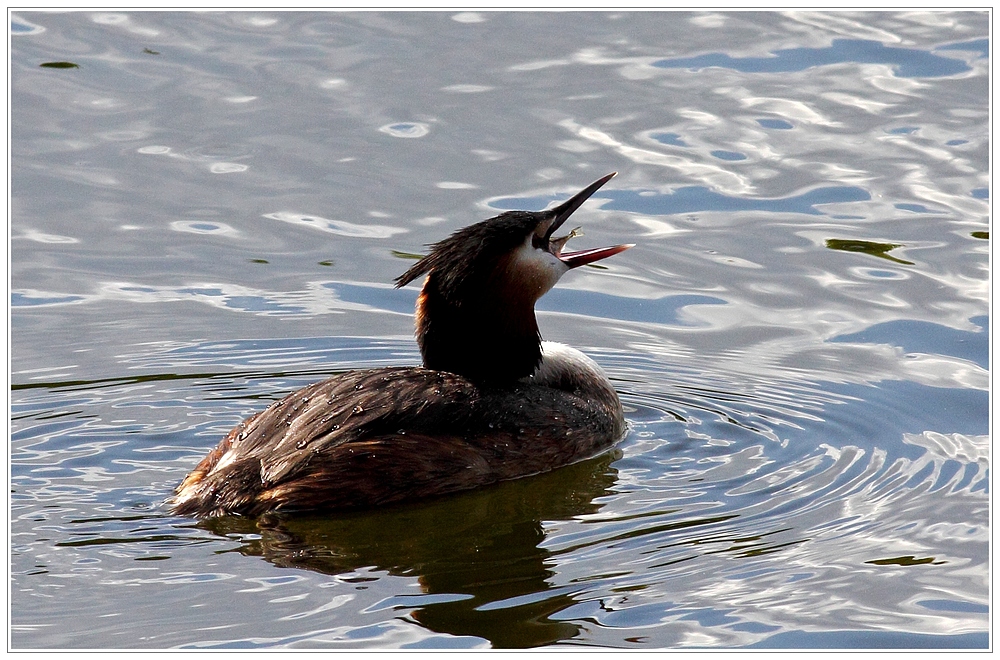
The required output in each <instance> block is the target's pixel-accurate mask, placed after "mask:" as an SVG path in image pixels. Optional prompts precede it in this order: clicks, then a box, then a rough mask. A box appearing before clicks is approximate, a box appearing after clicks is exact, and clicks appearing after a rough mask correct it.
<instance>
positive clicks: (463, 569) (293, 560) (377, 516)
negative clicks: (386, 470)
mask: <svg viewBox="0 0 1000 660" xmlns="http://www.w3.org/2000/svg"><path fill="white" fill-rule="evenodd" d="M615 457H616V455H614V454H605V455H604V456H600V457H597V458H594V459H591V460H589V461H584V462H581V463H577V464H576V465H571V466H568V467H566V468H562V469H560V470H555V471H553V472H551V473H549V474H545V475H540V476H538V477H533V478H528V479H519V480H515V481H509V482H506V483H503V484H499V485H497V486H495V487H490V488H484V489H480V490H476V491H471V492H469V493H466V494H462V495H457V496H452V497H447V498H442V499H440V500H435V501H432V502H428V503H423V504H413V505H404V506H398V507H390V508H387V509H384V510H376V511H366V512H355V513H350V514H342V515H338V516H336V517H327V518H320V517H316V516H309V517H306V516H288V515H280V516H278V515H270V516H265V517H263V518H261V519H260V520H258V521H256V522H255V521H253V520H247V519H245V518H237V517H230V518H217V519H212V520H208V521H205V522H203V523H201V526H203V527H205V528H207V529H209V530H211V531H213V532H215V533H218V534H227V533H233V532H236V533H253V534H255V535H259V536H260V538H259V539H256V540H252V541H246V542H245V543H244V545H243V546H241V547H240V548H238V551H239V552H241V553H243V554H246V555H251V556H259V557H263V558H264V559H266V560H267V561H269V562H271V563H272V564H274V565H276V566H281V567H291V568H303V569H308V570H312V571H317V572H320V573H325V574H329V575H336V574H340V573H347V572H351V571H353V570H356V569H357V568H360V567H375V569H377V570H385V571H388V572H389V573H390V574H393V575H409V576H414V575H416V576H418V577H419V582H420V586H421V589H422V590H423V591H424V593H425V594H428V595H440V596H442V599H441V601H440V602H431V603H429V604H422V605H420V606H417V607H415V606H413V605H409V604H406V603H405V601H406V599H405V598H401V599H400V601H401V602H400V605H399V607H400V609H404V610H412V613H411V615H410V616H412V618H413V619H415V620H416V621H417V622H419V623H420V624H421V625H423V626H425V627H426V628H428V629H430V630H433V631H436V632H441V633H447V634H452V635H472V636H475V637H480V638H483V639H486V640H489V642H490V643H491V644H492V645H493V646H494V647H496V648H531V647H537V646H544V645H547V644H551V643H553V642H556V641H559V640H565V639H571V638H573V637H574V636H576V635H577V634H578V632H579V628H578V626H577V625H576V624H574V623H572V622H568V621H554V620H551V619H549V615H551V614H552V613H554V612H559V611H561V610H564V609H566V608H567V607H569V606H570V605H572V604H573V603H574V602H575V601H574V600H573V594H572V592H569V591H567V590H565V589H554V588H553V587H552V585H551V584H550V583H549V582H548V578H550V577H551V576H552V572H551V571H550V570H549V569H548V568H547V567H546V560H548V559H549V557H550V556H551V555H552V553H551V552H550V551H549V550H546V549H544V548H540V547H539V544H540V543H541V541H542V540H543V539H544V538H545V532H544V529H543V527H542V521H544V520H567V519H569V518H572V517H574V516H579V515H582V514H588V513H594V512H596V511H597V510H598V509H600V504H597V503H594V502H593V500H594V499H595V498H597V497H600V496H602V495H606V494H608V493H609V492H610V488H611V486H612V485H613V484H614V483H615V480H616V478H617V471H616V470H615V469H614V468H612V467H610V463H611V461H612V460H613V459H614V458H615ZM361 586H362V587H363V585H361ZM455 596H460V598H455Z"/></svg>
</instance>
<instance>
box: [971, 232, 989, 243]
mask: <svg viewBox="0 0 1000 660" xmlns="http://www.w3.org/2000/svg"><path fill="white" fill-rule="evenodd" d="M972 238H982V239H985V240H987V241H988V240H990V232H988V231H974V232H972Z"/></svg>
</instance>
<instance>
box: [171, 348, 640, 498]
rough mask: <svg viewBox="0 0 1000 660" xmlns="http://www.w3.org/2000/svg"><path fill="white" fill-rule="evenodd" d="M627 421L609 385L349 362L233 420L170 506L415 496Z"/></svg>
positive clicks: (480, 480) (493, 477)
mask: <svg viewBox="0 0 1000 660" xmlns="http://www.w3.org/2000/svg"><path fill="white" fill-rule="evenodd" d="M605 382H606V381H605ZM624 429H625V427H624V419H623V416H622V411H621V404H620V402H619V401H618V397H617V395H616V394H615V393H614V390H613V389H611V387H610V384H607V385H605V384H604V383H594V384H590V383H582V384H581V383H562V384H559V385H558V386H551V385H549V384H546V383H532V382H518V383H515V384H511V385H508V386H503V387H492V386H480V385H477V384H475V383H473V382H471V381H470V380H468V379H466V378H464V377H462V376H458V375H455V374H451V373H447V372H442V371H436V370H429V369H424V368H419V367H391V368H383V369H370V370H360V371H351V372H347V373H344V374H341V375H338V376H334V377H332V378H330V379H327V380H325V381H322V382H319V383H316V384H314V385H310V386H308V387H306V388H303V389H301V390H299V391H297V392H295V393H293V394H291V395H289V396H288V397H286V398H285V399H282V400H281V401H278V402H276V403H274V404H272V405H271V406H270V407H269V408H267V409H266V410H263V411H261V412H260V413H258V414H256V415H254V416H253V417H250V418H249V419H247V420H246V421H245V422H243V423H242V424H240V425H239V426H237V427H236V428H235V429H233V430H232V431H231V432H230V433H229V435H227V436H226V437H225V438H224V439H223V440H222V442H220V443H219V445H218V447H216V448H215V449H214V450H213V451H212V452H211V453H209V455H208V456H206V457H205V458H204V459H203V460H202V461H201V463H199V464H198V466H197V467H196V468H195V469H194V470H193V471H192V472H191V474H189V475H188V477H187V478H186V479H185V480H184V481H183V482H182V483H181V485H180V486H179V487H178V488H177V492H176V495H175V497H174V510H175V512H177V513H179V514H183V515H197V516H211V515H220V514H227V513H232V514H242V515H258V514H261V513H264V512H266V511H271V510H282V509H284V510H289V509H299V508H311V509H326V510H337V509H350V508H362V507H370V506H376V505H379V504H386V503H390V502H398V501H404V500H419V499H422V498H426V497H431V496H435V495H441V494H444V493H449V492H455V491H459V490H465V489H468V488H474V487H477V486H482V485H485V484H489V483H493V482H497V481H503V480H507V479H514V478H517V477H521V476H527V475H530V474H537V473H541V472H545V471H548V470H551V469H554V468H556V467H559V466H562V465H566V464H569V463H573V462H575V461H578V460H582V459H584V458H588V457H590V456H593V455H595V454H597V453H599V452H601V451H602V450H604V449H607V448H608V447H610V446H611V445H613V444H614V443H615V442H616V441H617V440H618V439H619V438H620V437H621V435H622V433H623V432H624Z"/></svg>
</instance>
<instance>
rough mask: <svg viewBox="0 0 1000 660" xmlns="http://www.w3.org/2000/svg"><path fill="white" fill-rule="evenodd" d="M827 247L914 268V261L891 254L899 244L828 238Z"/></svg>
mask: <svg viewBox="0 0 1000 660" xmlns="http://www.w3.org/2000/svg"><path fill="white" fill-rule="evenodd" d="M826 246H827V247H828V248H830V249H831V250H843V251H844V252H864V253H865V254H870V255H871V256H873V257H879V258H881V259H888V260H889V261H895V262H896V263H897V264H906V265H907V266H912V265H913V262H912V261H905V260H903V259H898V258H896V257H894V256H892V255H891V254H889V251H890V250H895V249H896V248H898V247H902V245H900V244H898V243H875V242H872V241H862V240H857V239H843V238H828V239H827V240H826Z"/></svg>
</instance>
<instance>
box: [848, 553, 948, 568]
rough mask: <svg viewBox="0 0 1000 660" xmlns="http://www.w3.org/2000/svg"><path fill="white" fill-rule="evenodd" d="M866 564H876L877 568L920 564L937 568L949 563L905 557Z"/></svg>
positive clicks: (926, 558) (928, 558)
mask: <svg viewBox="0 0 1000 660" xmlns="http://www.w3.org/2000/svg"><path fill="white" fill-rule="evenodd" d="M865 563H866V564H875V565H876V566H919V565H920V564H933V565H934V566H937V565H939V564H947V563H948V562H945V561H934V557H920V558H917V557H914V556H913V555H905V556H903V557H890V558H889V559H872V560H871V561H866V562H865Z"/></svg>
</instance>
